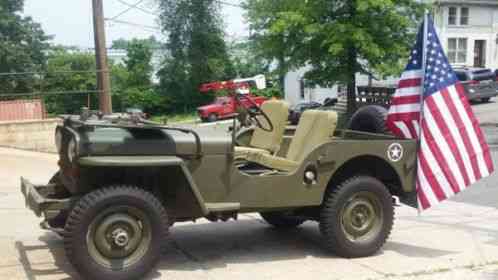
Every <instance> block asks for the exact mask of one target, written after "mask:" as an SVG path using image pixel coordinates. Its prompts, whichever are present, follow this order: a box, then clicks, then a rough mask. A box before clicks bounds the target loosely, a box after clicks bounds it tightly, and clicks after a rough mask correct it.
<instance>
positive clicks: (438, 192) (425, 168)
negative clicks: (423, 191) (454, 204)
mask: <svg viewBox="0 0 498 280" xmlns="http://www.w3.org/2000/svg"><path fill="white" fill-rule="evenodd" d="M418 159H419V160H420V165H419V166H420V169H422V172H424V175H425V178H426V179H427V181H428V182H429V185H430V186H428V187H430V188H431V190H432V191H433V193H434V195H435V196H436V198H437V200H438V201H442V200H445V199H446V194H445V193H444V192H443V189H442V188H441V186H440V185H439V182H438V181H437V180H436V178H435V176H434V173H432V170H431V169H430V168H429V164H428V163H427V160H426V159H425V156H424V153H422V152H421V151H419V152H418Z"/></svg>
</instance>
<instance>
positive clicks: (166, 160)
mask: <svg viewBox="0 0 498 280" xmlns="http://www.w3.org/2000/svg"><path fill="white" fill-rule="evenodd" d="M78 163H79V165H80V166H81V167H101V168H108V167H111V168H112V167H114V168H116V167H117V168H119V167H123V168H125V167H142V168H143V167H178V168H180V170H181V173H182V175H183V176H184V178H183V179H185V181H186V185H187V186H188V188H189V189H190V191H191V192H192V195H193V198H194V200H195V201H196V203H197V204H198V207H199V209H200V211H201V213H200V214H202V215H200V216H205V215H207V214H208V213H209V211H208V209H207V207H206V203H205V201H204V198H203V197H202V195H201V193H200V192H199V189H198V187H197V185H196V183H195V181H194V179H193V177H192V175H191V173H190V171H189V169H188V168H187V166H186V164H185V161H184V160H183V159H182V158H179V157H176V156H94V157H92V156H91V157H82V158H80V159H79V160H78ZM175 187H176V186H175Z"/></svg>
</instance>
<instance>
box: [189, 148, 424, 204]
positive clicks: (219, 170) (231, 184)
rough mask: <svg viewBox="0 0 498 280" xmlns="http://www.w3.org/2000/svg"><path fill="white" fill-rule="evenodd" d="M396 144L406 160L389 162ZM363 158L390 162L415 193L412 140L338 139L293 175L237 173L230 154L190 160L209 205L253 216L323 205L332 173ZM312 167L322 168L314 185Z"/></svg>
mask: <svg viewBox="0 0 498 280" xmlns="http://www.w3.org/2000/svg"><path fill="white" fill-rule="evenodd" d="M393 143H398V144H400V145H401V146H402V148H403V157H402V158H401V159H400V160H399V161H397V162H392V161H389V160H388V159H387V158H388V156H387V152H388V150H389V147H390V146H391V145H392V144H393ZM362 156H372V157H376V158H379V159H382V160H385V161H387V162H389V165H390V166H391V167H392V168H393V169H394V170H395V172H396V174H397V176H398V177H399V180H400V182H401V187H402V190H403V192H407V193H414V190H415V184H414V182H415V162H416V143H415V142H414V141H411V140H395V139H393V140H368V141H367V142H366V141H365V140H334V141H333V142H330V143H326V144H324V145H322V146H320V147H318V148H316V149H315V150H314V151H313V152H312V153H311V154H310V155H309V156H308V157H307V159H306V160H305V161H304V162H303V163H302V165H301V166H300V168H298V169H297V170H296V171H295V172H293V173H292V174H278V173H274V174H267V175H263V176H261V175H248V174H245V173H242V172H241V171H239V170H238V169H237V167H236V166H235V165H234V164H233V162H232V157H231V156H230V155H219V156H213V155H212V156H206V157H203V158H202V159H201V160H198V161H192V162H190V163H189V164H188V168H189V170H190V171H191V172H192V177H193V178H194V181H195V182H197V185H198V186H199V191H200V193H201V195H202V197H203V198H204V199H205V201H206V202H210V203H219V202H240V204H241V210H242V211H243V212H244V211H245V212H249V211H253V210H257V209H266V208H292V207H302V206H314V205H320V204H321V202H322V199H323V195H324V192H325V190H326V188H327V186H328V183H329V181H330V179H331V178H332V176H333V175H334V173H335V172H336V171H337V170H338V169H339V168H340V167H341V166H342V165H343V164H345V163H347V162H348V161H350V160H353V159H355V158H358V157H362ZM310 165H313V166H316V167H317V170H318V178H317V181H316V183H315V184H306V183H304V172H305V170H306V168H307V167H308V166H310ZM372 168H373V167H372Z"/></svg>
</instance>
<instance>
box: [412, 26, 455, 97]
mask: <svg viewBox="0 0 498 280" xmlns="http://www.w3.org/2000/svg"><path fill="white" fill-rule="evenodd" d="M427 32H428V34H427V46H426V51H427V56H426V59H427V60H426V66H425V67H426V69H425V77H424V96H425V97H428V96H430V95H432V94H434V93H435V92H438V91H440V90H442V89H445V88H447V87H449V86H452V85H454V84H456V83H457V81H458V80H457V77H456V75H455V72H453V69H452V68H451V65H450V63H449V62H448V58H447V57H446V55H445V54H444V51H443V48H442V47H441V43H440V41H439V38H438V36H437V34H436V30H435V28H434V23H433V21H432V19H431V18H430V17H429V22H428V31H427ZM419 33H422V34H423V32H419Z"/></svg>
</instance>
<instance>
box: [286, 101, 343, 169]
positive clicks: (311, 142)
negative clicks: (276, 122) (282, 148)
mask: <svg viewBox="0 0 498 280" xmlns="http://www.w3.org/2000/svg"><path fill="white" fill-rule="evenodd" d="M336 126H337V113H336V112H334V111H319V110H307V111H304V113H303V114H302V116H301V119H300V120H299V124H298V126H297V128H296V133H295V134H294V137H293V138H292V142H291V144H290V147H289V151H288V152H287V156H286V158H287V159H288V160H292V161H295V162H302V161H303V160H304V159H305V158H306V157H307V156H308V155H309V153H311V151H313V149H315V148H316V147H318V146H319V145H321V144H324V143H326V142H328V141H330V139H331V138H332V137H333V136H334V131H335V128H336Z"/></svg>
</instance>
